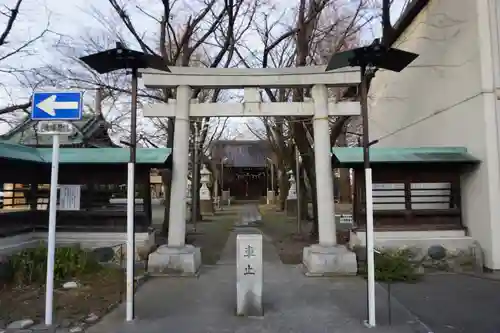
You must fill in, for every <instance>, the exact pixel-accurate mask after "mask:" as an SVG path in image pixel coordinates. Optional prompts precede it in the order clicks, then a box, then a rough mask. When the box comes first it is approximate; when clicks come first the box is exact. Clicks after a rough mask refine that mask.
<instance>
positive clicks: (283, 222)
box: [259, 205, 314, 265]
mask: <svg viewBox="0 0 500 333" xmlns="http://www.w3.org/2000/svg"><path fill="white" fill-rule="evenodd" d="M259 209H260V211H261V213H262V222H263V223H262V224H261V225H260V226H259V228H260V229H261V230H262V232H263V233H265V234H266V235H268V236H270V237H271V238H272V240H273V244H274V246H275V247H276V250H277V251H278V254H279V256H280V259H281V261H282V262H283V263H284V264H289V265H298V264H300V263H302V250H303V248H304V247H305V246H308V245H311V244H313V243H314V241H313V240H312V239H311V238H310V236H309V234H310V232H311V228H312V223H311V222H307V221H303V222H302V224H301V233H300V234H299V233H297V231H298V227H297V218H296V217H295V216H286V214H285V213H284V212H279V211H278V210H277V208H276V207H275V206H265V205H262V206H260V207H259Z"/></svg>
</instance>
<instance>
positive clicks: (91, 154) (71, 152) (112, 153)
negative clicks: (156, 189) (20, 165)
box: [37, 148, 170, 164]
mask: <svg viewBox="0 0 500 333" xmlns="http://www.w3.org/2000/svg"><path fill="white" fill-rule="evenodd" d="M37 150H38V151H39V152H40V155H41V156H42V158H43V159H44V160H45V161H46V162H49V163H50V161H51V159H52V149H51V148H37ZM60 154H61V155H60V163H61V164H65V163H66V164H121V163H127V162H128V161H129V160H130V149H129V148H61V149H60ZM169 155H170V149H169V148H137V155H136V158H137V163H138V164H163V163H165V161H166V160H167V158H168V156H169Z"/></svg>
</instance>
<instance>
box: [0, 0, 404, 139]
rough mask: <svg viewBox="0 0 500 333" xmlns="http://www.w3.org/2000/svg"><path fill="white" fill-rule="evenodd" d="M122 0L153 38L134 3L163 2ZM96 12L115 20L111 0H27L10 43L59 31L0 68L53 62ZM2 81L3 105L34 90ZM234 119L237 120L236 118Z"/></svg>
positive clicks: (396, 9)
mask: <svg viewBox="0 0 500 333" xmlns="http://www.w3.org/2000/svg"><path fill="white" fill-rule="evenodd" d="M5 1H6V2H7V6H9V7H12V6H13V5H14V4H15V2H16V1H15V0H4V2H5ZM288 1H290V0H288ZM122 2H125V3H129V4H131V5H128V9H129V10H130V13H131V14H132V15H133V17H134V23H135V24H137V22H140V26H141V28H142V31H144V32H146V33H147V34H148V35H149V36H150V37H151V38H153V37H154V34H156V33H157V32H156V31H155V29H156V28H157V24H156V23H155V22H154V21H152V20H151V19H148V18H147V17H146V16H144V15H143V14H141V13H140V12H138V11H137V10H136V8H135V5H136V4H138V5H141V6H142V7H144V8H148V9H149V10H150V11H151V12H155V9H156V8H159V9H161V7H160V6H161V2H160V1H159V0H136V1H128V2H127V1H122ZM285 2H286V1H282V2H280V3H281V5H282V6H284V7H283V8H281V9H280V8H278V12H279V11H280V10H283V9H284V8H285V7H286V6H285V5H286V4H285ZM187 3H189V2H187ZM195 3H199V2H195ZM403 3H404V0H395V3H394V4H393V15H392V17H393V18H394V17H397V15H398V14H399V13H400V12H401V6H402V5H403ZM96 12H99V13H101V18H100V19H101V20H104V21H113V20H114V19H113V17H114V12H113V9H112V8H111V6H110V5H109V3H108V1H104V0H66V1H64V0H24V1H23V3H22V5H21V9H20V13H19V19H18V20H17V21H16V22H15V26H14V29H13V33H12V35H11V38H10V41H11V45H12V46H14V45H19V43H21V42H23V41H25V40H27V39H28V38H29V37H35V36H37V35H38V34H39V33H40V31H42V30H43V29H44V28H45V27H47V26H48V28H49V29H50V30H51V31H54V32H56V33H57V34H48V35H46V36H45V37H44V39H43V42H38V43H37V44H36V45H35V47H34V48H33V50H34V52H33V54H30V55H25V54H23V55H19V56H16V57H11V58H9V60H8V62H5V61H3V62H2V63H1V66H0V69H2V68H6V67H8V66H12V67H13V68H33V67H37V66H40V65H43V63H44V62H45V63H47V62H51V61H52V60H54V57H56V55H55V53H54V50H53V48H52V47H51V45H53V44H54V43H55V42H56V41H57V40H59V39H60V38H61V36H62V37H63V38H64V37H69V38H71V39H72V40H73V41H74V42H78V39H79V37H80V36H82V35H83V34H93V31H96V32H97V31H99V32H100V33H102V32H103V31H104V29H103V28H102V24H101V23H100V22H99V19H96V15H95V13H96ZM158 12H159V11H158ZM176 14H177V15H178V16H179V15H180V16H182V13H181V12H179V13H176ZM139 20H140V21H139ZM115 22H117V21H115ZM5 23H6V20H5V18H0V32H1V31H3V29H4V28H3V27H4V26H5ZM114 28H116V29H117V31H125V28H124V27H123V26H121V25H119V26H116V27H114ZM379 33H380V23H379V22H374V24H373V25H372V26H371V27H370V29H367V30H366V31H365V33H364V35H363V39H366V40H371V39H372V38H373V37H374V35H378V34H379ZM1 55H2V53H1V52H0V56H1ZM0 75H2V74H1V73H0ZM2 76H3V75H2ZM0 84H3V87H2V89H1V90H0V107H3V106H6V105H8V104H11V103H13V102H18V103H19V102H23V101H26V99H27V98H28V96H29V95H30V93H31V92H29V91H26V90H24V91H23V90H19V89H18V88H17V85H16V82H15V80H12V79H7V80H6V79H5V76H3V77H2V78H1V79H0ZM235 121H238V120H236V119H235ZM5 130H7V127H6V126H5V124H1V123H0V133H2V132H4V131H5Z"/></svg>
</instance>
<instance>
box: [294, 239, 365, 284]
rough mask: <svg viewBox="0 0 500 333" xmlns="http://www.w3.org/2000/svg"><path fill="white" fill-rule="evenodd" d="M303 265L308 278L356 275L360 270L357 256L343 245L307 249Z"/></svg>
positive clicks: (312, 246) (314, 246) (317, 245)
mask: <svg viewBox="0 0 500 333" xmlns="http://www.w3.org/2000/svg"><path fill="white" fill-rule="evenodd" d="M303 264H304V267H305V269H306V275H308V276H328V275H355V274H356V273H357V270H358V267H357V262H356V254H354V252H351V251H349V250H348V249H347V248H346V247H345V246H342V245H337V246H330V247H326V246H321V245H319V244H314V245H311V246H309V247H305V248H304V252H303Z"/></svg>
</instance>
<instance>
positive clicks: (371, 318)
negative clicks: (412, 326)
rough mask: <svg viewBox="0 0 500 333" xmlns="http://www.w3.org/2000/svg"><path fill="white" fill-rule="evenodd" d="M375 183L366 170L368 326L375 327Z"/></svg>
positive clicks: (368, 170) (370, 173)
mask: <svg viewBox="0 0 500 333" xmlns="http://www.w3.org/2000/svg"><path fill="white" fill-rule="evenodd" d="M372 190H373V182H372V169H365V192H366V241H367V243H366V252H367V257H366V260H367V267H368V268H367V270H368V326H370V327H375V325H376V323H375V258H374V249H373V247H374V244H373V237H374V236H373V193H372Z"/></svg>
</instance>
